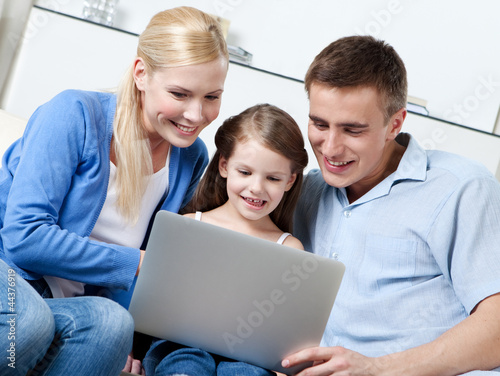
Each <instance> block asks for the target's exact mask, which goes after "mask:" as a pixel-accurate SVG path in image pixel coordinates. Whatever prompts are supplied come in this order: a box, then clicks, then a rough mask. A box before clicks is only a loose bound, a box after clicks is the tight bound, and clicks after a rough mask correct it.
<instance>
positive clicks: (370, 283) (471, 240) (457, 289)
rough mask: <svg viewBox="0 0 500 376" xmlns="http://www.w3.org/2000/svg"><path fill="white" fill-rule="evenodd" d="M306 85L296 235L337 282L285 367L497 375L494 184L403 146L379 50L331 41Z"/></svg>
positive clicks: (399, 104) (402, 82)
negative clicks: (317, 325)
mask: <svg viewBox="0 0 500 376" xmlns="http://www.w3.org/2000/svg"><path fill="white" fill-rule="evenodd" d="M305 83H306V90H307V92H308V95H309V100H310V114H309V118H310V120H309V128H308V136H309V140H310V142H311V145H312V148H313V150H314V153H315V155H316V158H317V160H318V163H319V166H320V171H314V172H311V173H309V174H308V176H307V179H306V180H305V182H304V186H303V191H302V197H301V200H300V202H299V205H298V208H297V211H296V216H295V230H294V235H296V236H297V237H298V238H299V239H300V240H301V241H302V242H303V244H304V247H305V248H306V249H308V250H311V251H313V252H314V253H316V254H319V255H322V256H326V257H338V259H339V260H340V261H342V262H343V263H344V264H345V265H346V273H345V275H344V279H343V281H342V285H341V288H340V291H339V293H338V295H337V298H336V301H335V304H334V307H333V310H332V313H331V316H330V320H329V322H328V324H327V328H326V330H325V333H324V336H323V341H322V347H318V348H311V349H306V350H304V351H301V352H298V353H296V354H293V355H291V356H289V357H287V358H286V359H285V360H284V361H283V365H284V366H287V365H288V366H293V365H296V364H299V363H302V362H305V361H313V362H315V363H314V365H313V366H312V367H310V368H308V369H306V370H304V371H303V372H302V373H300V375H330V374H335V375H405V376H408V375H439V376H443V375H458V374H462V373H465V372H469V371H472V370H492V369H494V368H495V367H499V366H500V319H499V318H498V317H499V316H498V313H499V312H500V294H499V292H500V272H499V270H500V252H499V247H500V184H499V183H498V181H496V180H495V178H494V177H493V176H492V175H491V174H490V173H489V172H488V171H487V170H486V169H485V168H484V167H483V166H481V165H480V164H478V163H475V162H472V161H470V160H467V159H465V158H462V157H459V156H456V155H453V154H449V153H444V152H439V151H425V150H423V149H422V148H421V147H420V146H419V145H418V144H417V142H416V140H415V139H414V138H412V137H411V136H410V135H408V134H404V133H401V134H400V131H401V127H402V125H403V122H404V120H405V117H406V109H405V106H406V98H407V79H406V70H405V67H404V64H403V62H402V60H401V59H400V57H399V56H398V55H397V53H396V52H395V51H394V49H393V48H392V47H391V46H388V45H387V44H385V43H384V42H382V41H377V40H375V39H374V38H372V37H362V36H357V37H347V38H342V39H340V40H338V41H336V42H334V43H332V44H331V45H329V46H328V47H326V48H325V49H324V50H323V51H322V52H321V53H320V54H319V55H318V56H317V57H316V58H315V60H314V62H313V63H312V65H311V66H310V68H309V70H308V72H307V75H306V80H305ZM465 146H466V145H464V147H465ZM498 371H500V369H498ZM476 372H479V371H476ZM476 372H474V374H476ZM486 373H487V372H486ZM491 374H497V373H496V372H491Z"/></svg>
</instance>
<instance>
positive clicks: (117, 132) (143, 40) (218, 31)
mask: <svg viewBox="0 0 500 376" xmlns="http://www.w3.org/2000/svg"><path fill="white" fill-rule="evenodd" d="M137 57H139V58H141V59H142V61H143V62H144V65H145V70H146V72H148V73H149V74H153V73H154V72H156V71H157V70H159V69H162V68H173V67H180V66H186V65H193V64H202V63H207V62H211V61H213V60H215V59H217V58H220V57H223V58H225V59H227V60H229V55H228V51H227V46H226V41H225V39H224V35H223V32H222V28H221V26H220V24H219V22H218V21H217V20H216V19H215V18H214V17H212V16H210V15H208V14H206V13H204V12H202V11H200V10H198V9H195V8H191V7H178V8H173V9H168V10H165V11H163V12H160V13H158V14H156V15H155V16H153V18H152V19H151V21H150V22H149V24H148V26H147V27H146V29H145V30H144V32H143V33H142V34H141V35H140V36H139V43H138V47H137ZM113 127H114V131H113V147H114V149H113V152H114V154H115V158H116V164H117V175H116V180H117V184H118V200H117V204H118V208H119V210H120V211H121V213H122V214H123V215H124V216H125V217H126V218H127V219H129V220H131V221H133V222H135V221H136V220H137V218H138V216H139V209H140V204H141V200H142V196H143V194H144V190H145V185H146V182H147V179H146V177H148V176H150V175H151V174H152V173H153V167H152V157H151V148H150V145H149V139H148V137H147V134H146V132H145V129H144V126H143V109H142V106H141V92H140V91H139V90H138V89H137V87H136V85H135V82H134V65H133V64H132V65H131V66H130V68H129V69H128V71H127V72H126V74H125V76H124V77H123V79H122V82H121V83H120V86H119V88H118V98H117V106H116V115H115V120H114V125H113Z"/></svg>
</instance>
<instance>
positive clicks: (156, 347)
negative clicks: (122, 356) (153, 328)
mask: <svg viewBox="0 0 500 376" xmlns="http://www.w3.org/2000/svg"><path fill="white" fill-rule="evenodd" d="M142 364H143V367H144V370H145V371H146V376H171V375H188V376H215V375H218V376H239V375H242V376H272V375H276V374H275V373H274V372H271V371H268V370H266V369H263V368H260V367H257V366H254V365H251V364H248V363H244V362H238V361H235V360H231V359H227V358H224V357H220V356H217V355H213V354H210V353H208V352H206V351H204V350H200V349H196V348H192V347H186V346H182V345H178V344H176V343H173V342H168V341H163V340H158V341H156V342H154V343H153V345H152V346H151V349H150V350H149V351H148V353H147V354H146V357H145V358H144V361H143V363H142Z"/></svg>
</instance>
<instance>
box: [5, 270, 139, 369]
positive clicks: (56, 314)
mask: <svg viewBox="0 0 500 376" xmlns="http://www.w3.org/2000/svg"><path fill="white" fill-rule="evenodd" d="M9 289H10V290H9ZM9 293H10V295H9ZM133 331H134V323H133V320H132V317H131V316H130V314H129V313H128V312H127V311H126V310H125V309H123V308H122V307H121V306H119V305H118V304H116V303H115V302H113V301H111V300H109V299H105V298H98V297H80V298H65V299H42V298H41V296H40V295H39V294H38V293H37V292H36V291H35V289H34V288H33V287H32V286H30V285H29V284H28V283H27V282H26V281H25V280H24V279H22V278H21V277H20V276H18V275H16V274H15V272H14V271H13V270H12V269H10V268H9V267H8V266H7V265H6V264H5V263H4V262H3V261H1V260H0V351H1V352H2V356H0V374H1V375H6V376H7V375H23V376H24V375H26V373H27V372H28V371H29V370H31V373H30V375H32V376H35V375H50V376H52V375H54V376H55V375H57V376H60V375H76V374H85V375H102V376H112V375H119V374H120V371H121V370H122V369H123V367H124V365H125V362H126V360H127V354H128V353H129V352H130V350H131V348H132V337H133ZM5 354H7V356H4V355H5Z"/></svg>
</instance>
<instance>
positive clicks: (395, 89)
mask: <svg viewBox="0 0 500 376" xmlns="http://www.w3.org/2000/svg"><path fill="white" fill-rule="evenodd" d="M314 83H317V84H322V85H326V86H328V87H332V88H345V87H356V86H370V87H375V88H376V89H377V90H378V92H379V93H380V94H381V103H380V105H381V109H382V111H383V113H384V117H385V119H386V121H389V119H390V117H391V116H392V115H394V114H395V113H396V112H397V111H399V110H400V109H401V108H405V107H406V101H407V91H408V82H407V78H406V68H405V66H404V63H403V60H401V58H400V57H399V55H398V54H397V52H396V51H395V50H394V48H393V47H392V46H390V45H388V44H387V43H385V42H383V41H380V40H377V39H375V38H373V37H371V36H351V37H345V38H341V39H338V40H337V41H335V42H333V43H331V44H330V45H328V46H327V47H326V48H324V49H323V51H321V52H320V53H319V55H317V56H316V58H315V59H314V61H313V62H312V64H311V66H310V67H309V70H308V71H307V74H306V78H305V85H306V91H307V93H308V94H309V91H310V89H311V85H312V84H314Z"/></svg>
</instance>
